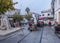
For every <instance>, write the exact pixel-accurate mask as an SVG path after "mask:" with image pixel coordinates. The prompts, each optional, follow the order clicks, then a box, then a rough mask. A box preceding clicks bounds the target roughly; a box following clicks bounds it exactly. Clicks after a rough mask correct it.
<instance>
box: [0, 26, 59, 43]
mask: <svg viewBox="0 0 60 43" xmlns="http://www.w3.org/2000/svg"><path fill="white" fill-rule="evenodd" d="M27 27H28V26H25V30H24V34H22V32H21V31H18V32H16V33H14V34H12V35H10V37H8V38H5V39H4V40H0V43H60V39H59V38H58V37H57V36H56V35H55V34H54V31H53V29H51V28H49V27H44V28H39V30H38V31H33V32H29V31H28V30H27Z"/></svg>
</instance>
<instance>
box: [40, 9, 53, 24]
mask: <svg viewBox="0 0 60 43" xmlns="http://www.w3.org/2000/svg"><path fill="white" fill-rule="evenodd" d="M39 20H40V21H41V20H43V21H44V22H45V23H47V24H48V22H49V21H51V22H52V21H53V15H52V14H51V9H49V10H45V11H41V14H40V16H39Z"/></svg>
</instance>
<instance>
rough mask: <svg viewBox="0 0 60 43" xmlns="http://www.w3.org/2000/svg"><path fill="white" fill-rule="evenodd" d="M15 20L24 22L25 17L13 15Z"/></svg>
mask: <svg viewBox="0 0 60 43" xmlns="http://www.w3.org/2000/svg"><path fill="white" fill-rule="evenodd" d="M13 19H15V21H20V20H23V17H22V16H21V15H13Z"/></svg>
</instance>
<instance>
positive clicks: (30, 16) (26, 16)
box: [25, 14, 33, 20]
mask: <svg viewBox="0 0 60 43" xmlns="http://www.w3.org/2000/svg"><path fill="white" fill-rule="evenodd" d="M25 18H26V19H27V20H30V19H31V18H33V17H32V15H31V14H30V15H25Z"/></svg>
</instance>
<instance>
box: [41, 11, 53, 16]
mask: <svg viewBox="0 0 60 43" xmlns="http://www.w3.org/2000/svg"><path fill="white" fill-rule="evenodd" d="M43 14H44V16H43ZM48 14H50V15H49V16H48ZM41 17H53V15H52V14H51V12H46V13H41Z"/></svg>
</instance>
